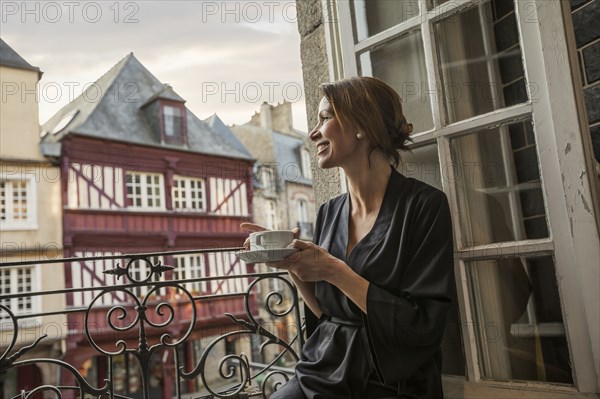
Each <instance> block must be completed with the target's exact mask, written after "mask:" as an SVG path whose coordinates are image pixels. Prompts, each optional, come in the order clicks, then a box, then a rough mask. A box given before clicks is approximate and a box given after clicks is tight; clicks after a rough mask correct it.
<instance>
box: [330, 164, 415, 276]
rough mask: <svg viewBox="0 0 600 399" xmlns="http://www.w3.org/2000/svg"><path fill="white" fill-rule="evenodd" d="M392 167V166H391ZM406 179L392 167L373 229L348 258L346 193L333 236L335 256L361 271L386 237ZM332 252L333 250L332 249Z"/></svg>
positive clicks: (348, 214) (347, 201)
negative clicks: (376, 247) (369, 255)
mask: <svg viewBox="0 0 600 399" xmlns="http://www.w3.org/2000/svg"><path fill="white" fill-rule="evenodd" d="M390 167H391V166H390ZM404 180H406V177H404V176H403V175H402V174H400V173H399V172H398V171H396V169H394V168H392V173H391V174H390V178H389V180H388V184H387V187H386V189H385V193H384V195H383V201H382V202H381V207H380V208H379V213H378V214H377V217H376V218H375V223H373V227H372V228H371V230H370V231H369V232H368V233H367V235H365V236H364V237H363V238H362V239H361V240H360V241H359V242H358V243H356V245H355V246H354V248H352V251H351V252H350V254H349V257H348V259H346V248H348V238H349V236H348V223H349V220H350V219H349V218H350V206H351V204H350V202H351V201H350V194H348V193H346V195H345V198H344V202H343V204H342V206H341V207H340V210H339V212H338V215H336V218H337V219H338V220H337V221H338V223H337V231H336V234H335V237H334V238H333V243H334V245H333V246H334V247H335V248H329V249H332V250H334V251H335V252H338V253H332V254H333V255H334V256H336V257H338V258H340V259H342V260H344V261H345V262H346V263H347V264H348V265H349V266H350V267H352V269H354V270H355V271H356V272H360V271H361V269H362V265H363V263H364V262H365V260H366V258H367V256H368V254H369V253H370V252H371V250H372V249H373V248H374V247H375V246H376V245H377V243H379V242H380V241H381V240H383V238H384V237H385V234H386V233H387V232H388V230H389V228H390V224H391V222H392V217H393V215H394V212H395V210H396V205H397V203H398V201H397V200H398V197H399V195H400V191H401V186H402V183H403V182H404ZM330 252H331V251H330Z"/></svg>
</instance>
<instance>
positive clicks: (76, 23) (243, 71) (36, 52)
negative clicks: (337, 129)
mask: <svg viewBox="0 0 600 399" xmlns="http://www.w3.org/2000/svg"><path fill="white" fill-rule="evenodd" d="M0 7H1V8H0V17H1V26H2V28H1V35H2V38H3V39H4V40H5V41H6V42H7V43H8V44H9V45H10V46H11V47H12V48H13V49H15V50H16V51H17V52H18V53H19V54H20V55H21V56H23V57H24V58H25V59H26V60H27V61H28V62H29V63H31V64H32V65H35V66H38V67H40V69H41V70H42V71H43V72H44V75H43V77H42V80H41V81H40V98H39V103H40V122H41V123H44V122H45V121H46V120H47V119H48V118H50V117H51V116H52V115H53V114H54V113H55V112H56V111H58V110H59V109H60V108H61V107H62V106H63V105H65V104H66V103H68V102H69V101H70V100H72V99H73V96H77V95H79V94H80V93H81V90H82V88H84V87H85V86H86V85H89V84H91V83H92V82H94V81H95V80H96V79H98V78H99V77H100V76H101V75H102V74H103V73H105V72H106V71H107V70H108V69H110V68H111V67H112V66H113V65H114V64H116V63H117V62H118V61H119V60H120V59H122V58H123V57H125V56H126V55H127V54H129V53H130V52H133V53H134V54H135V56H136V57H137V58H138V59H139V60H140V61H141V62H142V64H144V65H145V66H146V67H147V68H148V69H149V70H150V71H151V72H152V73H153V74H154V75H155V76H156V77H157V78H158V79H159V80H160V81H162V82H164V83H169V84H170V85H171V86H173V88H174V89H175V91H176V92H177V93H178V94H179V95H181V96H182V97H183V98H184V99H186V100H187V106H188V108H189V109H190V110H191V111H192V112H194V113H195V114H196V115H197V116H198V117H200V118H202V119H204V118H207V117H209V116H210V115H212V114H213V113H217V114H218V115H219V116H220V117H221V119H223V121H224V122H225V123H227V124H233V123H236V124H240V123H244V122H246V121H248V120H249V119H250V116H251V115H252V114H254V112H255V111H258V109H259V108H260V104H261V103H262V102H263V101H268V102H271V103H273V102H281V101H283V100H287V101H290V102H292V103H293V105H292V108H293V112H294V125H295V126H296V128H298V129H301V130H306V125H307V123H306V109H305V105H304V93H303V91H302V90H303V87H304V86H303V83H302V70H301V63H300V36H299V34H298V30H297V26H296V8H295V1H294V0H282V1H277V0H275V1H263V0H261V1H248V0H243V1H223V0H219V1H200V0H188V1H156V0H152V1H119V2H117V1H112V0H108V1H107V0H103V1H29V2H22V1H5V0H2V1H0Z"/></svg>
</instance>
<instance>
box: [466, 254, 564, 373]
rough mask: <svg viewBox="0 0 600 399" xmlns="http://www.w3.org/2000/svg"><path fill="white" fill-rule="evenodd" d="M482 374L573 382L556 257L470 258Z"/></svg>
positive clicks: (470, 283) (472, 297) (471, 285)
mask: <svg viewBox="0 0 600 399" xmlns="http://www.w3.org/2000/svg"><path fill="white" fill-rule="evenodd" d="M466 273H467V276H468V284H469V291H470V296H471V301H472V303H473V312H474V314H473V320H474V323H475V326H474V327H475V331H476V334H477V346H478V352H479V358H480V359H479V363H480V367H481V373H482V376H484V377H485V378H490V379H495V380H503V381H507V380H533V381H548V382H561V383H573V380H572V376H571V368H570V366H569V350H568V347H567V340H566V338H565V328H564V325H563V319H562V314H561V310H560V299H559V296H558V289H557V285H556V275H555V270H554V262H553V259H552V256H549V255H548V256H536V257H514V258H506V259H495V260H482V261H476V262H470V263H466Z"/></svg>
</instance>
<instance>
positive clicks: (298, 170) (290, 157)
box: [272, 131, 312, 185]
mask: <svg viewBox="0 0 600 399" xmlns="http://www.w3.org/2000/svg"><path fill="white" fill-rule="evenodd" d="M272 137H273V150H274V152H275V162H277V166H278V169H279V176H280V177H281V178H282V179H284V180H285V181H288V182H292V183H300V184H309V185H312V180H310V179H307V178H305V177H304V176H302V158H301V155H300V150H301V149H302V148H303V147H304V140H302V139H300V138H296V137H292V136H290V135H288V134H283V133H279V132H277V131H273V133H272Z"/></svg>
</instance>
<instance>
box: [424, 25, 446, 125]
mask: <svg viewBox="0 0 600 399" xmlns="http://www.w3.org/2000/svg"><path fill="white" fill-rule="evenodd" d="M432 29H433V26H432V25H431V22H430V21H428V20H425V21H423V23H422V24H421V37H422V39H423V53H424V55H425V66H426V70H427V86H428V91H429V95H430V96H431V115H432V117H433V128H434V129H435V130H438V129H441V128H442V126H443V122H444V121H443V120H442V118H443V115H444V114H445V109H444V107H445V106H444V101H440V100H441V98H442V93H441V90H442V89H441V88H442V85H441V83H440V76H439V71H438V67H437V66H438V59H437V53H436V50H435V49H436V42H435V35H434V34H432Z"/></svg>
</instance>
